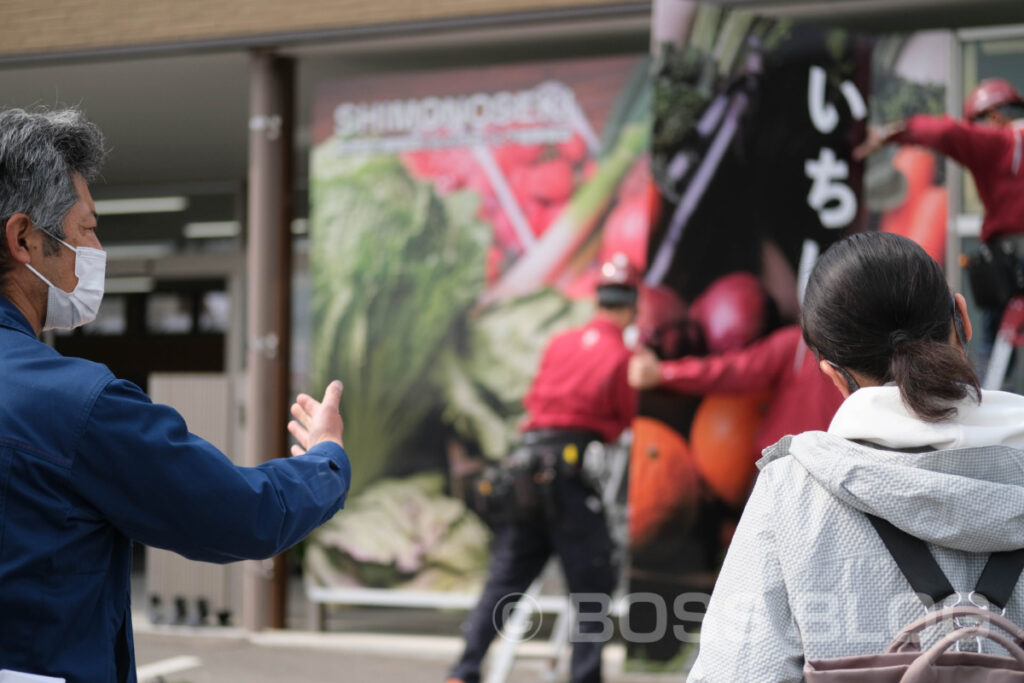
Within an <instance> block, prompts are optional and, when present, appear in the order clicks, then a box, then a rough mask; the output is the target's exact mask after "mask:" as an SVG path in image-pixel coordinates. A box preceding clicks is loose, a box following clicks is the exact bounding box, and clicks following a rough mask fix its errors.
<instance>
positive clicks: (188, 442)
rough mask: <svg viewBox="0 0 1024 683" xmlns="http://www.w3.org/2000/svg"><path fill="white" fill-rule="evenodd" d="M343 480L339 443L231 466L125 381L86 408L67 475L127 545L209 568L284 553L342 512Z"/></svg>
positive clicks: (345, 469) (345, 471) (346, 478)
mask: <svg viewBox="0 0 1024 683" xmlns="http://www.w3.org/2000/svg"><path fill="white" fill-rule="evenodd" d="M282 428H283V427H282ZM350 479H351V470H350V466H349V462H348V456H347V455H346V453H345V451H344V449H342V448H341V447H340V446H338V445H336V444H319V445H317V446H315V447H313V448H311V449H310V450H309V451H308V452H307V453H306V454H304V455H301V456H298V457H291V458H279V459H276V460H272V461H270V462H267V463H264V464H262V465H260V466H259V467H240V466H236V465H235V464H233V463H232V462H231V461H230V460H229V459H228V458H227V456H225V455H224V454H223V453H221V452H220V451H218V450H217V449H216V448H215V447H214V446H213V445H212V444H210V443H209V442H207V441H205V440H203V439H201V438H199V437H198V436H196V435H194V434H191V433H189V431H188V428H187V427H186V425H185V421H184V419H183V418H182V417H181V415H179V414H178V412H177V411H175V410H174V409H173V408H171V407H169V406H165V405H158V404H154V403H152V402H151V401H150V400H149V397H147V396H146V395H145V394H144V393H143V392H142V390H141V389H139V388H138V387H136V386H135V385H133V384H131V383H130V382H125V381H122V380H114V381H111V382H110V383H109V384H107V385H106V386H105V387H104V389H103V390H102V391H101V392H100V393H99V394H98V396H97V398H96V400H95V401H94V403H93V404H92V410H91V412H90V414H89V416H88V419H87V421H86V423H85V427H84V429H83V432H82V435H81V438H80V441H79V444H78V447H77V448H76V453H75V460H74V464H73V469H72V482H73V486H75V487H76V489H77V492H78V493H79V494H80V495H81V496H82V498H84V499H85V500H86V501H88V503H89V504H91V505H92V506H94V507H95V508H96V509H97V510H99V511H100V513H101V514H102V515H103V516H104V517H105V518H106V519H107V520H109V521H110V523H112V524H113V525H114V526H115V527H116V528H118V529H119V530H120V531H121V532H123V533H124V534H125V535H127V536H128V537H129V538H132V539H135V540H138V541H140V542H142V543H145V544H147V545H152V546H155V547H158V548H165V549H167V550H172V551H175V552H177V553H180V554H181V555H184V556H185V557H188V558H191V559H195V560H204V561H208V562H230V561H233V560H240V559H260V558H265V557H271V556H273V555H276V554H278V553H280V552H282V551H284V550H286V549H287V548H289V547H290V546H292V545H294V544H295V543H297V542H298V541H300V540H302V539H303V538H304V537H305V536H307V535H308V534H309V533H310V532H311V531H312V530H313V529H315V528H316V527H318V526H319V525H321V524H323V523H324V522H325V521H327V520H328V519H329V518H330V517H331V516H332V515H334V513H335V512H337V511H338V510H339V509H340V508H341V507H342V506H343V505H344V502H345V496H346V494H347V492H348V487H349V483H350Z"/></svg>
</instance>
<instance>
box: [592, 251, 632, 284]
mask: <svg viewBox="0 0 1024 683" xmlns="http://www.w3.org/2000/svg"><path fill="white" fill-rule="evenodd" d="M640 279H641V278H640V271H639V270H638V269H637V267H636V266H634V265H633V264H632V262H630V260H629V258H628V257H627V256H626V255H625V254H623V253H622V252H621V251H620V252H616V253H615V254H612V257H611V258H610V259H608V260H607V261H605V262H604V263H602V264H601V276H600V277H599V278H598V280H597V286H598V287H626V288H628V289H636V288H638V287H639V286H640Z"/></svg>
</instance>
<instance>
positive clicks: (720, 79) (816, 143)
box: [628, 1, 871, 670]
mask: <svg viewBox="0 0 1024 683" xmlns="http://www.w3.org/2000/svg"><path fill="white" fill-rule="evenodd" d="M652 31H653V33H654V42H655V65H654V69H655V76H654V78H655V83H654V88H655V98H654V122H653V132H652V173H653V176H654V178H655V181H656V183H657V185H658V187H659V190H660V194H661V200H662V201H661V204H660V207H659V211H658V213H657V217H656V219H655V222H654V223H653V225H652V229H651V238H650V242H649V250H648V263H649V266H648V270H647V272H646V278H645V282H646V285H647V287H648V289H647V291H646V292H645V293H644V300H643V301H642V308H641V312H640V322H639V325H640V333H641V339H642V341H643V342H644V345H645V347H646V348H645V349H644V350H642V351H641V354H640V355H642V356H646V359H641V360H639V361H636V364H635V367H633V368H631V371H634V372H631V375H635V376H636V377H637V378H639V379H640V381H641V382H642V386H645V387H647V389H646V391H644V392H643V393H642V395H641V411H640V412H641V416H640V417H639V418H638V419H637V421H636V423H635V424H634V430H633V434H634V441H633V451H632V457H631V462H630V468H631V469H630V490H629V498H630V528H629V531H630V540H631V567H630V568H629V570H628V576H629V589H630V593H631V594H645V595H658V596H661V599H660V600H657V601H656V600H652V601H649V603H650V604H648V602H647V601H640V602H636V603H634V604H633V605H632V607H631V610H630V615H629V629H630V631H631V632H634V633H645V634H652V635H653V634H658V635H659V636H660V637H652V638H649V639H647V640H645V641H643V642H631V643H630V645H629V646H628V647H629V651H630V656H631V657H632V658H634V659H640V660H645V661H646V662H647V666H648V667H656V663H658V662H660V663H661V665H662V666H664V667H666V668H668V669H670V670H676V669H678V668H680V667H681V668H686V664H687V662H688V660H689V658H691V657H692V656H693V654H694V652H695V643H696V641H697V637H698V636H697V633H698V631H699V614H700V613H701V612H702V610H703V607H704V605H705V604H706V599H707V595H708V594H710V592H711V589H712V587H713V584H714V579H715V573H716V572H717V569H718V566H719V564H720V562H721V559H722V556H723V553H724V551H725V549H726V548H727V546H728V542H729V538H730V536H731V532H732V529H733V528H734V526H735V523H736V521H737V520H738V518H739V515H740V512H741V511H742V508H743V504H744V502H745V500H746V497H747V495H748V493H749V490H750V487H751V486H752V484H753V481H754V478H755V475H756V468H755V466H754V463H755V461H756V460H757V459H758V458H759V457H760V450H761V449H762V448H764V447H765V446H767V445H770V444H771V443H773V442H774V441H776V440H778V438H780V437H781V436H782V435H784V434H786V433H792V432H797V431H804V430H807V429H825V428H827V426H828V421H829V419H830V417H831V412H833V411H834V410H835V408H836V407H837V406H838V403H839V400H840V396H839V395H838V392H835V390H834V388H833V387H832V386H831V385H830V384H826V383H825V382H824V381H822V380H823V378H821V377H820V373H819V372H818V370H817V367H816V360H815V359H814V358H813V354H811V353H810V352H808V351H807V350H806V348H805V347H803V345H802V341H801V337H800V333H799V328H798V327H797V323H798V320H799V311H800V298H801V282H803V281H804V280H805V278H806V276H807V273H808V272H809V269H810V267H811V266H812V265H813V263H814V260H815V258H816V257H817V255H818V254H819V253H820V252H821V251H823V250H824V249H826V248H827V247H828V246H829V245H830V244H832V243H833V242H834V241H836V240H837V239H839V238H841V237H842V236H844V235H846V234H849V233H850V232H851V231H855V230H861V229H864V228H865V227H866V225H867V218H868V211H867V208H866V206H865V202H864V197H863V191H862V189H863V188H862V177H863V165H862V164H860V163H857V162H855V161H854V160H853V158H852V150H853V148H854V147H855V145H856V144H857V143H858V142H859V141H860V140H861V139H862V138H863V136H864V133H865V130H866V124H867V119H868V115H869V111H868V86H869V77H870V64H871V62H870V58H871V45H870V43H869V42H868V41H866V40H864V39H861V38H858V37H857V36H855V35H851V34H850V33H848V32H846V31H843V30H838V29H827V28H822V27H817V26H805V25H800V24H796V23H791V22H785V21H776V20H770V19H766V18H762V17H758V16H756V15H753V14H750V13H748V12H734V11H729V10H726V9H723V8H722V7H721V6H720V5H712V4H699V3H689V2H678V1H676V2H667V1H666V2H660V3H658V2H656V3H655V5H654V20H653V22H652ZM654 363H657V365H653V364H654ZM647 366H650V367H657V370H649V371H646V372H641V370H643V369H644V367H647ZM780 430H782V431H780ZM659 605H660V606H666V605H667V606H671V607H670V608H669V609H668V610H667V612H666V610H665V609H662V608H661V607H659ZM666 617H667V624H668V628H662V625H663V624H665V620H666Z"/></svg>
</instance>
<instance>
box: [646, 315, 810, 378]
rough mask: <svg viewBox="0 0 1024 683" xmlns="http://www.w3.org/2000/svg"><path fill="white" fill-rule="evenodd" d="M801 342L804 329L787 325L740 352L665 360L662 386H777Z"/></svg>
mask: <svg viewBox="0 0 1024 683" xmlns="http://www.w3.org/2000/svg"><path fill="white" fill-rule="evenodd" d="M799 342H800V329H799V328H797V327H785V328H783V329H781V330H778V331H776V332H774V333H772V334H770V335H768V336H767V337H765V338H764V339H761V340H758V341H757V342H754V343H753V344H751V345H750V346H747V347H746V348H742V349H737V350H736V351H727V352H725V353H721V354H716V355H713V356H685V357H683V358H680V359H678V360H668V361H661V363H659V364H658V369H659V371H660V373H661V386H663V387H666V388H668V389H672V390H673V391H678V392H680V393H683V394H708V393H747V392H756V391H767V390H769V389H774V388H775V387H776V385H777V384H778V382H779V380H780V378H781V377H782V376H783V375H784V374H785V373H786V371H787V369H789V368H791V367H792V366H793V364H794V362H795V358H796V348H797V344H799Z"/></svg>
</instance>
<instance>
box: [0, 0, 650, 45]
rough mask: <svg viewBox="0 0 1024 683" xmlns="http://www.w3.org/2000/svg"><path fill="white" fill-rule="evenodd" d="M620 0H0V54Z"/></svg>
mask: <svg viewBox="0 0 1024 683" xmlns="http://www.w3.org/2000/svg"><path fill="white" fill-rule="evenodd" d="M621 4H623V3H622V2H620V1H619V0H376V1H367V0H46V2H39V0H4V1H3V2H0V25H2V26H3V40H2V41H0V57H3V56H13V55H31V54H45V53H50V52H64V51H91V50H102V49H108V48H124V47H132V46H139V45H152V44H166V43H179V42H189V41H210V40H223V39H237V38H240V37H244V36H261V35H273V34H282V33H293V32H305V31H318V30H324V29H341V28H351V27H361V26H371V25H375V24H392V23H396V22H402V23H404V22H417V21H432V20H443V19H449V18H455V17H467V16H481V15H494V14H506V13H513V12H531V11H542V10H553V9H569V8H582V7H599V6H608V5H621ZM641 4H642V3H641Z"/></svg>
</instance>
